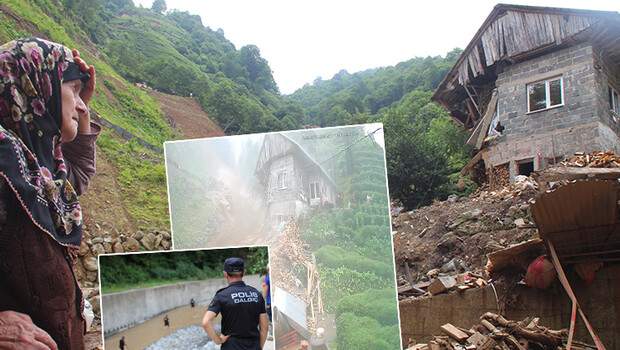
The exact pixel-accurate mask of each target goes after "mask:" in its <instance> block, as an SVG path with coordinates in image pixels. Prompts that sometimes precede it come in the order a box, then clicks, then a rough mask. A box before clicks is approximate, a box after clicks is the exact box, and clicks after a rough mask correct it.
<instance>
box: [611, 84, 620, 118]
mask: <svg viewBox="0 0 620 350" xmlns="http://www.w3.org/2000/svg"><path fill="white" fill-rule="evenodd" d="M609 109H610V110H611V111H612V112H615V113H616V114H618V115H620V100H619V99H618V91H616V89H614V88H612V87H611V86H610V87H609Z"/></svg>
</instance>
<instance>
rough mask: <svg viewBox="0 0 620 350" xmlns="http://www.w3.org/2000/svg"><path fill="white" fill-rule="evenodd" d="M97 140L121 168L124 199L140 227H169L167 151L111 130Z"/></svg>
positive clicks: (120, 174) (120, 181)
mask: <svg viewBox="0 0 620 350" xmlns="http://www.w3.org/2000/svg"><path fill="white" fill-rule="evenodd" d="M97 144H98V145H99V147H100V149H101V151H103V153H105V155H106V157H107V158H108V159H110V160H111V161H112V162H114V164H115V165H116V167H117V168H118V174H119V175H118V181H119V183H120V186H121V189H122V192H121V195H122V198H123V202H124V204H125V207H126V208H127V211H128V212H129V214H130V215H131V216H132V217H133V218H134V219H135V221H136V223H137V225H138V228H140V229H142V230H149V229H166V230H167V229H169V227H170V221H169V216H168V196H167V194H166V173H165V167H164V164H163V154H158V153H154V152H152V151H150V150H148V149H146V148H144V147H142V146H141V145H139V144H138V143H137V142H134V141H130V142H127V141H125V140H122V139H121V138H120V137H118V136H116V135H115V134H114V133H113V132H111V131H108V130H106V131H104V132H102V134H101V135H100V137H99V140H98V141H97Z"/></svg>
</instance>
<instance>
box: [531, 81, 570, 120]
mask: <svg viewBox="0 0 620 350" xmlns="http://www.w3.org/2000/svg"><path fill="white" fill-rule="evenodd" d="M558 79H559V80H560V100H561V101H560V104H557V105H551V94H550V93H549V83H550V82H552V81H555V80H558ZM542 82H544V83H545V106H546V107H545V108H541V109H537V110H535V111H531V110H530V85H534V84H538V83H542ZM525 94H526V95H527V113H536V112H540V111H546V110H548V109H552V108H558V107H562V106H564V77H562V76H561V75H560V76H555V77H553V78H548V79H543V80H537V81H533V82H531V83H527V84H526V85H525Z"/></svg>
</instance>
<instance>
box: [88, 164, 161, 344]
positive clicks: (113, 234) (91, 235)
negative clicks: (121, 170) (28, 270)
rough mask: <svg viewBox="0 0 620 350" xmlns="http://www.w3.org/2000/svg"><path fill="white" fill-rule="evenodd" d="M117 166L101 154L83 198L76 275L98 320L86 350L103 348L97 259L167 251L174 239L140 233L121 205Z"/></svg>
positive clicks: (89, 337) (91, 331)
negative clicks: (112, 255) (125, 254)
mask: <svg viewBox="0 0 620 350" xmlns="http://www.w3.org/2000/svg"><path fill="white" fill-rule="evenodd" d="M116 179H117V174H116V169H115V168H114V166H113V165H112V164H111V162H109V161H108V160H107V159H106V158H105V156H104V155H103V154H102V152H99V154H98V155H97V176H95V177H94V178H93V181H92V183H91V184H90V187H89V189H88V192H86V193H85V194H84V195H83V196H82V197H81V198H80V202H81V204H82V206H83V207H84V236H83V239H82V245H81V246H80V250H79V252H78V256H79V258H78V260H77V266H76V275H77V277H78V280H79V282H80V286H81V287H82V290H83V292H84V297H85V298H86V300H88V301H89V302H90V303H91V305H92V306H93V310H94V313H95V321H94V322H93V325H92V326H91V329H90V331H89V332H88V333H87V334H86V349H101V348H102V344H103V342H102V339H101V313H100V310H99V307H100V306H99V305H100V304H99V281H98V278H99V276H98V272H97V256H98V255H100V254H105V253H123V252H137V251H145V250H168V249H170V248H171V246H172V237H171V235H170V232H168V231H166V230H158V229H153V230H149V231H146V232H145V231H140V230H137V229H136V227H137V225H136V224H135V223H134V222H133V219H132V218H131V216H130V215H129V213H128V212H127V211H126V210H125V208H124V207H123V205H122V200H121V193H120V186H118V184H117V182H116V181H117V180H116Z"/></svg>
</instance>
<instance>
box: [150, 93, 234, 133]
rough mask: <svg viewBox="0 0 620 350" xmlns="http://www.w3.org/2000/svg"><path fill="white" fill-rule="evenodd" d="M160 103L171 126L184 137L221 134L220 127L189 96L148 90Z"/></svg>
mask: <svg viewBox="0 0 620 350" xmlns="http://www.w3.org/2000/svg"><path fill="white" fill-rule="evenodd" d="M149 94H150V95H151V96H153V97H154V98H155V99H156V100H157V101H158V102H159V104H160V106H161V109H162V111H163V112H164V114H165V115H166V118H168V121H169V122H170V124H172V126H173V127H174V128H175V129H177V130H179V131H180V132H181V133H182V134H183V135H184V136H185V137H186V138H190V139H193V138H200V137H214V136H223V135H224V132H223V131H222V129H221V128H220V127H219V126H218V125H217V124H216V123H215V122H214V121H213V120H211V119H210V118H209V116H208V115H207V113H206V112H205V111H203V110H202V107H200V105H199V104H198V102H196V100H194V99H193V98H190V97H182V96H175V95H169V94H165V93H163V92H158V91H153V90H151V91H149Z"/></svg>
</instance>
